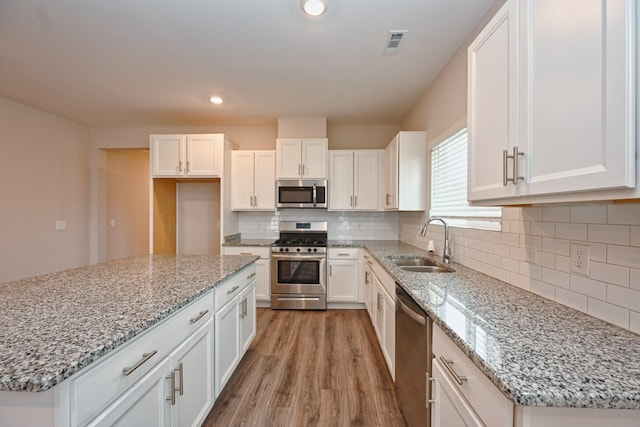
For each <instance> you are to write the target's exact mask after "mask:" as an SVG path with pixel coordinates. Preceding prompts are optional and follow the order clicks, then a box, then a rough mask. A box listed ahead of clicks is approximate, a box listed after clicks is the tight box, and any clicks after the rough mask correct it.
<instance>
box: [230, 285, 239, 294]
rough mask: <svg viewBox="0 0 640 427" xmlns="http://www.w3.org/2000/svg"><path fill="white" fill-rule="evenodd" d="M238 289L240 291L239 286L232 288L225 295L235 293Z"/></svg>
mask: <svg viewBox="0 0 640 427" xmlns="http://www.w3.org/2000/svg"><path fill="white" fill-rule="evenodd" d="M238 289H240V286H237V285H236V286H234V287H233V288H231V289H229V290H228V291H227V295H231V294H232V293H234V292H235V291H237V290H238Z"/></svg>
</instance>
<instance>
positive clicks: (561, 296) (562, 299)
mask: <svg viewBox="0 0 640 427" xmlns="http://www.w3.org/2000/svg"><path fill="white" fill-rule="evenodd" d="M556 301H557V302H559V303H560V304H564V305H567V306H569V307H571V308H575V309H576V310H580V311H582V312H584V313H586V312H587V297H586V296H584V295H580V294H578V293H575V292H572V291H570V290H567V289H563V288H556Z"/></svg>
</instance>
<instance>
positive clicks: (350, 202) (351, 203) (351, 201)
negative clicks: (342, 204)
mask: <svg viewBox="0 0 640 427" xmlns="http://www.w3.org/2000/svg"><path fill="white" fill-rule="evenodd" d="M349 206H351V207H353V196H351V200H350V201H349Z"/></svg>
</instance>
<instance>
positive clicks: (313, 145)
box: [302, 138, 328, 179]
mask: <svg viewBox="0 0 640 427" xmlns="http://www.w3.org/2000/svg"><path fill="white" fill-rule="evenodd" d="M327 150H328V141H327V139H326V138H309V139H303V140H302V177H303V178H304V179H316V178H317V179H326V178H327Z"/></svg>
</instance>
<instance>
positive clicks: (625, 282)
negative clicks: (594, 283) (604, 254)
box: [589, 261, 629, 287]
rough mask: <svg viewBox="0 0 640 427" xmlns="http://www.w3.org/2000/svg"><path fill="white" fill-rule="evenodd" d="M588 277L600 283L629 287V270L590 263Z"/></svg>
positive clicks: (616, 266)
mask: <svg viewBox="0 0 640 427" xmlns="http://www.w3.org/2000/svg"><path fill="white" fill-rule="evenodd" d="M589 277H591V278H592V279H595V280H600V281H602V282H607V283H613V284H616V285H619V286H626V287H629V268H628V267H621V266H618V265H613V264H606V263H603V262H595V261H594V262H591V269H590V271H589Z"/></svg>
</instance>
